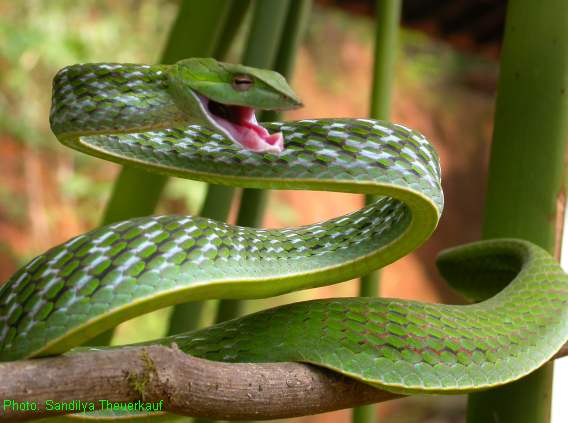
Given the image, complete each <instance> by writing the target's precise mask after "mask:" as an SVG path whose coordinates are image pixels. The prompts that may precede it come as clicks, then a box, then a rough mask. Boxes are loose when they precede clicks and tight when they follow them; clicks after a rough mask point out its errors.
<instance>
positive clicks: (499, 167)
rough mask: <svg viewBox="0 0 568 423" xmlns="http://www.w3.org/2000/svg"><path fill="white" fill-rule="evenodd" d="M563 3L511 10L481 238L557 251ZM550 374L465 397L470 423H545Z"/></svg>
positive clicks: (566, 56) (521, 3)
mask: <svg viewBox="0 0 568 423" xmlns="http://www.w3.org/2000/svg"><path fill="white" fill-rule="evenodd" d="M566 22H568V3H567V2H566V1H564V0H548V1H545V2H544V3H542V2H534V1H532V0H517V1H513V2H509V4H508V11H507V18H506V28H505V38H504V42H503V50H502V55H501V72H500V79H499V88H498V94H497V104H496V111H495V127H494V133H493V144H492V148H491V161H490V166H489V185H488V193H487V202H486V207H485V222H484V227H483V237H484V238H496V237H518V238H524V239H527V240H529V241H532V242H533V243H535V244H538V245H540V246H541V247H543V248H545V249H546V250H548V251H549V252H551V253H552V252H554V250H555V242H556V240H555V233H556V227H555V226H556V223H557V219H556V216H557V212H558V210H557V200H558V199H559V198H562V196H563V194H565V193H563V192H562V191H563V190H565V188H563V187H562V185H561V177H562V172H563V169H564V157H565V155H564V154H565V150H566V137H567V135H568V95H567V94H566V91H567V90H568V25H566ZM551 381H552V366H551V365H550V364H547V365H545V366H544V367H542V368H541V369H540V370H538V371H536V372H534V373H532V374H531V375H529V376H528V377H526V378H524V379H522V380H520V381H518V382H515V383H512V384H509V385H507V386H504V387H502V388H498V389H494V390H491V391H486V392H481V393H476V394H472V395H470V398H469V404H468V422H469V423H482V422H483V423H485V422H489V421H491V422H493V421H499V422H515V423H535V422H539V423H546V422H548V421H549V419H550V399H551Z"/></svg>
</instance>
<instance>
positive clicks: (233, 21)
mask: <svg viewBox="0 0 568 423" xmlns="http://www.w3.org/2000/svg"><path fill="white" fill-rule="evenodd" d="M249 5H250V0H241V1H239V2H232V3H231V7H230V10H229V12H228V15H227V18H226V19H225V22H224V29H223V31H222V34H221V35H220V37H218V38H219V40H218V42H217V45H216V46H214V50H215V53H214V54H213V57H216V58H218V59H221V60H222V59H224V58H225V57H226V55H227V52H228V51H229V47H230V45H231V43H232V41H233V39H234V37H235V35H236V33H237V31H238V29H239V27H240V26H241V23H242V22H243V20H244V17H245V15H246V12H247V10H248V8H249ZM234 196H235V190H234V189H233V188H231V187H227V186H222V185H209V186H208V188H207V194H206V195H205V200H204V202H203V205H202V206H201V210H200V212H199V215H200V216H203V217H208V218H211V219H215V220H219V221H226V220H227V218H228V216H229V212H230V210H231V204H232V203H233V198H234ZM205 304H206V303H205V302H203V301H192V302H189V303H183V304H178V305H176V306H174V308H173V310H172V313H171V315H170V318H169V327H168V331H167V335H168V336H169V335H174V334H177V333H183V332H189V331H191V330H193V329H196V328H198V327H199V326H201V323H202V321H203V318H204V316H203V310H204V308H205ZM195 423H198V421H197V420H195Z"/></svg>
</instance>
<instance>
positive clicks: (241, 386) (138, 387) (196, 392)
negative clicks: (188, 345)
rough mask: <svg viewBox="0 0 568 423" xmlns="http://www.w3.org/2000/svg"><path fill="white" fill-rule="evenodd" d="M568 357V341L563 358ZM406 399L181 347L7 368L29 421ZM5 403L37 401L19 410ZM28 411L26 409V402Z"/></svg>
mask: <svg viewBox="0 0 568 423" xmlns="http://www.w3.org/2000/svg"><path fill="white" fill-rule="evenodd" d="M563 355H568V344H566V345H564V347H562V349H561V350H560V352H559V353H558V354H557V355H556V356H555V358H558V357H561V356H563ZM399 397H400V396H399V395H395V394H392V393H390V392H386V391H382V390H379V389H375V388H372V387H371V386H369V385H366V384H363V383H360V382H356V381H354V380H353V379H349V378H346V377H343V376H341V375H338V374H337V373H334V372H331V371H328V370H326V369H322V368H319V367H316V366H312V365H308V364H301V363H271V364H258V363H254V364H253V363H247V364H226V363H219V362H212V361H207V360H203V359H199V358H195V357H191V356H188V355H186V354H185V353H183V352H181V351H180V350H179V349H178V348H177V347H176V346H175V345H172V347H171V348H168V347H163V346H149V347H136V348H130V349H120V350H108V351H97V352H84V353H77V354H71V355H66V356H59V357H51V358H41V359H34V360H23V361H15V362H8V363H0V420H6V421H21V420H30V419H34V418H39V417H42V416H47V415H54V414H63V413H62V412H59V413H58V412H54V411H48V410H46V405H45V401H46V400H48V399H49V400H54V401H57V402H59V403H61V402H67V403H69V402H71V401H73V400H75V401H82V402H83V403H88V402H93V403H95V406H96V407H97V408H99V407H100V403H99V400H101V399H106V400H108V401H110V402H134V401H138V400H142V401H144V402H147V403H159V402H160V400H163V401H164V405H165V409H166V410H168V411H170V412H173V413H176V414H182V415H188V416H195V417H208V418H212V419H218V420H248V419H254V420H263V419H278V418H285V417H295V416H303V415H309V414H317V413H323V412H326V411H331V410H339V409H343V408H350V407H354V406H358V405H363V404H371V403H376V402H382V401H388V400H390V399H394V398H399ZM4 400H14V401H15V402H17V403H20V404H25V402H26V401H29V402H30V403H31V402H34V403H36V404H37V411H32V410H28V411H25V410H24V411H22V410H20V411H14V410H13V409H11V408H10V407H7V408H6V407H4V406H3V405H4V404H3V402H4ZM23 407H25V405H23Z"/></svg>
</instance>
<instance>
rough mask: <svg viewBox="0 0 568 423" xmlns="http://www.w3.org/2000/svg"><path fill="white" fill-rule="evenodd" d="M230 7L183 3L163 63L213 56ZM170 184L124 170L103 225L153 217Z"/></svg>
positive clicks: (223, 2) (100, 341)
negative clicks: (161, 197) (165, 189)
mask: <svg viewBox="0 0 568 423" xmlns="http://www.w3.org/2000/svg"><path fill="white" fill-rule="evenodd" d="M230 5H231V2H230V0H210V1H208V2H207V3H204V2H202V1H199V0H187V1H183V2H181V3H180V7H179V10H178V14H177V17H176V20H175V22H174V24H173V26H172V29H171V31H170V35H169V38H168V41H167V43H166V46H165V48H164V52H163V54H162V58H161V63H174V62H176V61H178V60H181V59H183V58H185V57H192V56H193V57H199V56H210V55H211V54H212V53H213V52H214V50H215V47H216V45H217V40H218V39H219V38H220V37H221V34H222V31H223V28H224V23H225V21H226V19H227V17H228V16H229V10H230ZM166 182H167V177H165V176H162V175H156V174H151V173H148V172H145V171H143V170H140V169H135V168H132V167H128V166H125V167H123V168H122V170H121V171H120V174H119V175H118V177H117V180H116V182H115V184H114V187H113V191H112V195H111V198H110V199H109V201H108V203H107V206H106V209H105V212H104V218H103V221H102V224H103V225H104V224H109V223H112V222H116V221H119V220H124V219H130V218H132V217H137V216H145V215H149V214H152V213H153V212H154V209H155V208H156V205H157V204H158V201H159V199H160V196H161V194H162V191H163V189H164V187H165V185H166ZM112 334H113V331H112V330H111V331H107V332H104V333H102V334H100V335H98V336H97V337H95V338H93V339H91V340H90V341H89V342H88V344H90V345H107V344H108V343H109V342H110V340H111V338H112Z"/></svg>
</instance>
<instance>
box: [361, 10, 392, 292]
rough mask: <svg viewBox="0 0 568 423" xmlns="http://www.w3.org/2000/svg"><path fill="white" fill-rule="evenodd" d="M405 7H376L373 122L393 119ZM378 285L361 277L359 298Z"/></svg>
mask: <svg viewBox="0 0 568 423" xmlns="http://www.w3.org/2000/svg"><path fill="white" fill-rule="evenodd" d="M401 8H402V1H401V0H377V2H376V4H375V15H376V23H375V58H374V65H373V75H372V89H371V98H370V101H371V107H370V111H369V115H370V117H371V118H373V119H384V120H388V119H389V116H390V110H391V104H392V87H393V80H394V71H395V64H396V56H397V54H396V53H397V49H398V34H399V24H400V11H401ZM374 200H375V198H374V197H373V196H372V195H366V196H365V204H370V203H372V202H373V201H374ZM378 286H379V272H371V273H369V274H368V275H365V276H363V277H362V278H361V284H360V289H359V295H360V296H362V297H369V296H375V295H377V294H378Z"/></svg>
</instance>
